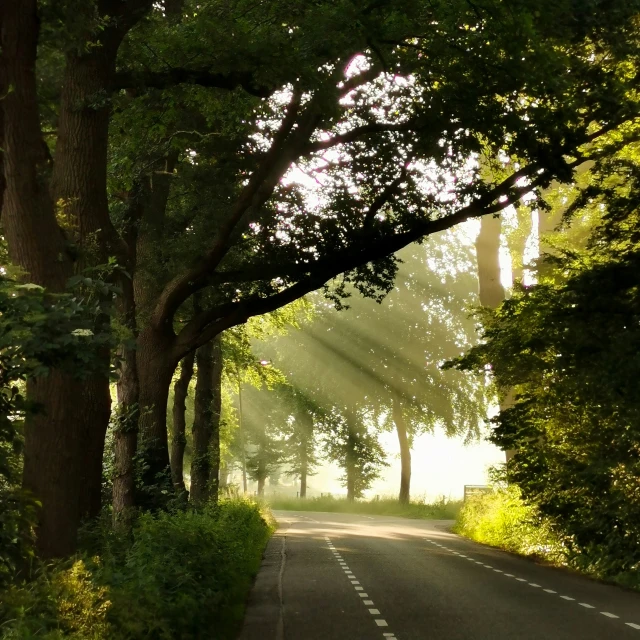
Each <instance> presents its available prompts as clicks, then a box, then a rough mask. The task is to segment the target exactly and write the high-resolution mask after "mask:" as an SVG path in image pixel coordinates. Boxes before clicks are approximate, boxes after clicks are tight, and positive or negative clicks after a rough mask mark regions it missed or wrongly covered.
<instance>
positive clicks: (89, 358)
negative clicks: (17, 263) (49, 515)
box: [0, 272, 111, 586]
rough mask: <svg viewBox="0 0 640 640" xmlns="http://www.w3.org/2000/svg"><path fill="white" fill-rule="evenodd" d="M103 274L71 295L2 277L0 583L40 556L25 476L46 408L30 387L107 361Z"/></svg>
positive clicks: (80, 283) (76, 285)
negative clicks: (103, 353)
mask: <svg viewBox="0 0 640 640" xmlns="http://www.w3.org/2000/svg"><path fill="white" fill-rule="evenodd" d="M93 275H97V276H98V279H95V278H94V277H92V276H93ZM102 275H103V274H102V272H101V273H98V274H92V273H86V274H85V275H83V276H82V277H81V278H79V279H76V280H75V281H73V282H70V283H69V287H70V292H69V293H65V294H51V293H48V292H46V291H45V290H44V289H43V288H42V287H39V286H37V285H34V284H29V283H26V284H25V283H23V284H19V283H18V282H16V281H14V280H11V279H9V278H7V277H4V276H2V277H0V586H2V585H3V584H4V583H5V582H6V581H7V580H9V579H10V577H11V575H12V574H13V573H14V572H15V571H16V569H18V568H20V565H21V564H22V563H23V562H24V561H25V558H28V557H30V556H31V555H32V545H33V539H32V527H33V524H34V522H35V515H36V507H37V502H35V501H34V499H33V498H32V497H31V496H28V495H26V494H25V492H23V491H22V490H21V489H20V488H19V479H20V471H21V452H22V447H23V422H24V418H25V416H26V414H27V413H28V412H30V411H38V410H40V408H39V407H36V406H31V405H29V403H28V402H27V400H26V398H25V394H24V391H25V384H26V381H27V380H28V379H30V378H33V377H35V376H46V375H47V374H48V373H49V371H50V369H51V368H52V367H59V368H61V369H63V370H64V371H67V372H69V373H71V374H72V375H75V376H78V377H83V376H85V375H87V374H89V373H90V372H92V371H94V370H95V368H96V367H97V366H100V359H99V358H98V357H97V354H98V351H99V350H100V349H101V348H102V347H104V346H109V345H110V344H111V336H110V332H109V326H108V316H107V319H106V320H105V315H104V314H105V308H104V304H103V301H102V300H101V298H102V297H103V296H104V294H105V293H108V292H109V291H110V289H109V285H106V284H105V283H104V282H102V280H100V279H99V278H100V277H101V276H102ZM105 287H106V289H105ZM22 568H24V567H22Z"/></svg>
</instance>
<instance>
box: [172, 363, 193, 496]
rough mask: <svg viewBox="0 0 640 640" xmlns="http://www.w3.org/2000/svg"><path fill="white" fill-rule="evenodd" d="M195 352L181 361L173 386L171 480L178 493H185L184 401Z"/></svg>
mask: <svg viewBox="0 0 640 640" xmlns="http://www.w3.org/2000/svg"><path fill="white" fill-rule="evenodd" d="M194 360H195V352H193V351H192V352H191V353H189V354H188V355H186V356H185V357H184V358H183V359H182V364H181V366H180V377H179V378H178V379H177V380H176V383H175V385H174V386H173V437H172V439H171V456H170V460H171V478H172V480H173V486H174V487H175V489H176V491H177V492H178V493H185V492H186V488H185V485H184V449H185V446H186V444H187V432H186V419H185V412H186V410H187V404H186V399H187V395H188V394H189V384H190V382H191V378H192V377H193V363H194Z"/></svg>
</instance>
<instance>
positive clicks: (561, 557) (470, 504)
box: [454, 485, 566, 564]
mask: <svg viewBox="0 0 640 640" xmlns="http://www.w3.org/2000/svg"><path fill="white" fill-rule="evenodd" d="M454 531H455V532H456V533H459V534H460V535H463V536H466V537H467V538H471V539H472V540H475V541H476V542H482V543H484V544H488V545H491V546H494V547H500V548H501V549H505V550H507V551H512V552H514V553H520V554H522V555H526V556H534V557H539V558H544V559H546V560H549V561H553V562H556V563H562V564H564V563H565V561H566V560H565V552H564V547H563V545H562V543H561V542H560V540H559V539H558V537H557V536H556V535H555V534H554V533H553V532H552V531H551V529H550V527H549V525H548V523H547V522H546V521H545V520H544V518H543V517H542V516H541V515H540V513H539V512H538V510H537V509H536V508H535V507H533V506H530V505H527V504H525V503H524V502H523V500H522V497H521V494H520V489H518V487H516V486H514V485H510V486H508V487H499V488H495V489H494V490H493V491H491V492H490V493H484V494H479V495H476V496H471V497H469V498H468V499H467V500H465V502H464V504H463V505H462V508H461V509H460V512H459V514H458V518H457V521H456V525H455V527H454Z"/></svg>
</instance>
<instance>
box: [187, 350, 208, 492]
mask: <svg viewBox="0 0 640 640" xmlns="http://www.w3.org/2000/svg"><path fill="white" fill-rule="evenodd" d="M196 363H197V366H198V371H197V380H196V396H195V407H194V416H193V428H192V433H193V455H192V456H191V502H193V504H202V503H203V502H205V501H206V499H207V482H208V480H209V471H210V469H211V463H210V461H209V442H210V440H211V432H212V425H211V421H212V402H213V344H212V343H211V342H207V343H206V344H204V345H202V346H201V347H200V348H199V349H198V351H197V354H196Z"/></svg>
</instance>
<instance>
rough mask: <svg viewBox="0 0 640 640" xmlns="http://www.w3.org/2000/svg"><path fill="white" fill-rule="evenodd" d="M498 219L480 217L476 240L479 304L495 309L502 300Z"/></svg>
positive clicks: (499, 225) (499, 222)
mask: <svg viewBox="0 0 640 640" xmlns="http://www.w3.org/2000/svg"><path fill="white" fill-rule="evenodd" d="M501 227H502V223H501V220H500V218H494V217H493V216H482V219H481V223H480V233H479V234H478V238H477V240H476V256H477V261H478V288H479V297H480V304H481V305H483V306H484V307H490V308H491V309H495V308H496V307H498V306H500V304H502V301H503V300H504V287H503V286H502V282H501V280H500V231H501Z"/></svg>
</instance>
